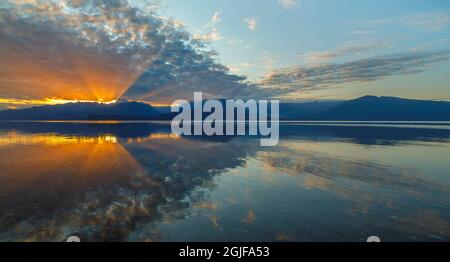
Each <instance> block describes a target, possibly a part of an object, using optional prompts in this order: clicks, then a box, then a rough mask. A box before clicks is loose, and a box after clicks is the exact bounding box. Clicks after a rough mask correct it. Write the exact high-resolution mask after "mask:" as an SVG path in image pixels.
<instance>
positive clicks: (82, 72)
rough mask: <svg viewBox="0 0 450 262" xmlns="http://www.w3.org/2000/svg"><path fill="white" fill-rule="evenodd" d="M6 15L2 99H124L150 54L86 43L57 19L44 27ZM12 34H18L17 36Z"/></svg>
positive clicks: (9, 102) (13, 101)
mask: <svg viewBox="0 0 450 262" xmlns="http://www.w3.org/2000/svg"><path fill="white" fill-rule="evenodd" d="M2 18H4V20H5V22H4V24H5V26H4V27H3V28H1V29H0V35H1V36H2V37H0V54H1V60H0V98H1V99H2V100H0V104H7V105H22V106H25V105H42V104H60V103H66V102H73V101H82V102H83V101H86V102H89V101H95V102H102V101H104V102H111V101H114V100H117V99H119V98H120V97H121V96H122V94H123V93H124V92H125V91H126V90H127V88H128V87H129V86H130V85H131V84H132V83H133V82H134V81H135V79H136V78H137V77H139V75H140V74H141V73H142V71H143V70H144V68H146V67H147V66H148V63H149V62H150V60H151V58H150V57H148V55H142V56H140V58H139V59H137V58H135V57H133V54H132V53H127V52H122V53H121V52H118V51H117V49H115V48H114V46H113V47H110V46H106V45H105V46H102V45H101V44H99V45H98V46H96V45H94V44H92V43H91V44H87V42H86V41H84V40H82V39H80V38H79V36H78V35H76V34H75V35H74V34H73V33H72V32H71V31H67V32H66V31H64V32H61V31H58V30H57V29H55V28H52V26H54V25H52V24H48V25H45V26H43V28H45V30H43V31H42V30H41V29H40V28H39V27H38V25H36V28H37V29H36V28H33V27H30V26H31V25H29V24H21V23H19V22H17V18H16V17H7V16H5V17H2ZM12 36H13V37H12Z"/></svg>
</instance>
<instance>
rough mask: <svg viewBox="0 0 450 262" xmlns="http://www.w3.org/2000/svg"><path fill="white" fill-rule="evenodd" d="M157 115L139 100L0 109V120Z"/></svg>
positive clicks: (119, 117) (156, 111) (139, 117)
mask: <svg viewBox="0 0 450 262" xmlns="http://www.w3.org/2000/svg"><path fill="white" fill-rule="evenodd" d="M158 115H161V112H159V111H158V110H156V109H155V108H154V107H152V106H151V105H149V104H145V103H139V102H121V103H114V104H98V103H68V104H63V105H51V106H50V105H49V106H39V107H32V108H26V109H20V110H5V111H0V120H91V119H92V120H93V119H124V120H125V119H147V118H152V117H155V116H158Z"/></svg>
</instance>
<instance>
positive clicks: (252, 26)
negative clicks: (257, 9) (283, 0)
mask: <svg viewBox="0 0 450 262" xmlns="http://www.w3.org/2000/svg"><path fill="white" fill-rule="evenodd" d="M244 22H245V23H246V24H247V28H248V29H249V30H250V31H255V30H256V26H257V25H258V21H257V20H256V19H255V18H245V19H244Z"/></svg>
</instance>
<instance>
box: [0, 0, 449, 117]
mask: <svg viewBox="0 0 450 262" xmlns="http://www.w3.org/2000/svg"><path fill="white" fill-rule="evenodd" d="M0 54H1V57H2V59H1V60H0V109H1V108H3V109H4V108H20V107H28V106H33V105H41V104H58V103H66V102H72V101H103V102H111V101H115V100H117V99H121V98H123V99H129V100H136V101H143V102H148V103H151V104H154V105H166V104H171V103H172V102H173V101H174V100H177V99H189V98H191V99H192V96H193V92H194V91H202V92H204V94H205V95H206V97H211V98H246V99H281V100H283V101H309V100H322V99H325V100H341V99H352V98H357V97H360V96H363V95H377V96H398V97H404V98H415V99H430V100H450V75H449V74H448V72H450V1H447V0H397V1H389V0H240V1H237V0H190V1H186V0H147V1H140V0H129V1H126V0H62V1H52V0H46V1H40V0H16V1H2V3H0Z"/></svg>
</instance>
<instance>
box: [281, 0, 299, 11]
mask: <svg viewBox="0 0 450 262" xmlns="http://www.w3.org/2000/svg"><path fill="white" fill-rule="evenodd" d="M298 3H299V2H298V1H297V0H278V4H279V5H280V6H281V7H282V8H283V9H285V10H290V9H292V8H294V7H295V6H297V5H298Z"/></svg>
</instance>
